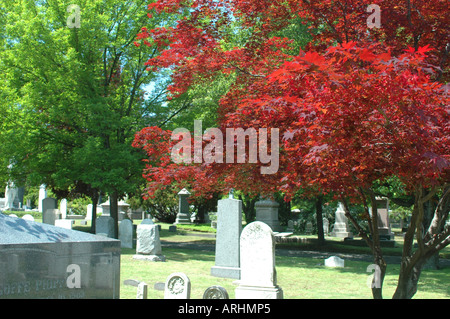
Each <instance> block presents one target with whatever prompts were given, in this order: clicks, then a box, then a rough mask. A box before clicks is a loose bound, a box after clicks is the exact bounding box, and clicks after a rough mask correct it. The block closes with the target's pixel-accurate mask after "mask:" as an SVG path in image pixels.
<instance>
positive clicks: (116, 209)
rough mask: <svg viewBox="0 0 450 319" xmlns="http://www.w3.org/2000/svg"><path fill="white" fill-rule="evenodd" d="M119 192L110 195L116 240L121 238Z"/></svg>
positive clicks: (110, 209) (110, 208)
mask: <svg viewBox="0 0 450 319" xmlns="http://www.w3.org/2000/svg"><path fill="white" fill-rule="evenodd" d="M118 197H119V196H118V195H117V192H112V193H111V194H110V195H109V214H110V216H111V217H112V218H113V220H114V238H116V239H117V238H119V206H118V203H117V199H118Z"/></svg>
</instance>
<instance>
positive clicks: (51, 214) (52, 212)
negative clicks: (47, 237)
mask: <svg viewBox="0 0 450 319" xmlns="http://www.w3.org/2000/svg"><path fill="white" fill-rule="evenodd" d="M46 199H47V198H46ZM57 219H61V213H60V212H59V209H46V210H45V211H44V212H43V213H42V222H43V223H44V224H49V225H55V221H56V220H57Z"/></svg>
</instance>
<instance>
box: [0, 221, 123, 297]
mask: <svg viewBox="0 0 450 319" xmlns="http://www.w3.org/2000/svg"><path fill="white" fill-rule="evenodd" d="M119 291H120V242H119V241H118V240H114V239H110V238H105V237H98V236H95V235H92V234H88V233H84V232H80V231H75V230H69V229H64V228H59V227H56V226H52V225H48V224H43V223H38V222H33V221H28V220H25V219H22V218H13V217H8V216H6V215H3V214H0V298H14V299H18V298H19V299H22V298H24V299H44V298H51V299H69V298H74V299H76V298H86V299H101V298H117V299H118V298H119Z"/></svg>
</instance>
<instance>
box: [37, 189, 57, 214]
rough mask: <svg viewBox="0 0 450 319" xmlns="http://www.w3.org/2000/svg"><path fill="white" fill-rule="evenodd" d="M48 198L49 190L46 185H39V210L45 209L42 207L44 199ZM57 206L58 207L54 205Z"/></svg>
mask: <svg viewBox="0 0 450 319" xmlns="http://www.w3.org/2000/svg"><path fill="white" fill-rule="evenodd" d="M45 198H47V190H46V189H45V185H41V186H40V187H39V199H38V210H39V211H40V212H41V213H43V212H45V210H43V207H42V201H43V200H44V199H45ZM53 208H56V207H53Z"/></svg>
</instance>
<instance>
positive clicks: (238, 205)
mask: <svg viewBox="0 0 450 319" xmlns="http://www.w3.org/2000/svg"><path fill="white" fill-rule="evenodd" d="M217 210H218V212H217V234H216V262H215V265H214V266H213V267H211V275H212V276H216V277H224V278H234V279H239V278H240V273H241V271H240V268H239V263H240V260H239V249H240V247H239V239H240V236H241V230H242V201H240V200H237V199H230V198H227V199H222V200H219V201H218V203H217Z"/></svg>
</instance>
